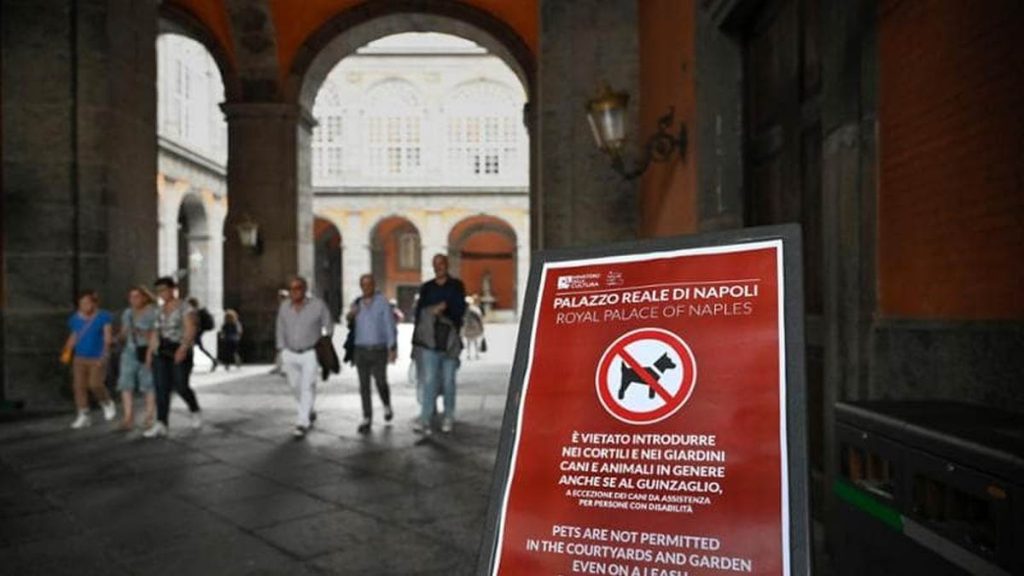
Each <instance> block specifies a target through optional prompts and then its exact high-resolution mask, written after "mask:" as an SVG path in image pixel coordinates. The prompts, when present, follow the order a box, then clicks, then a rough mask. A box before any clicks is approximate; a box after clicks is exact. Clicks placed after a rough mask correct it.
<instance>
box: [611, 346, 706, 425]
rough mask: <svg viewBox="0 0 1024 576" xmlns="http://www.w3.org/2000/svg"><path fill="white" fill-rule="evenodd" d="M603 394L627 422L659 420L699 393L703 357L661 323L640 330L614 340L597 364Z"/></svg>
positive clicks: (613, 413) (650, 422)
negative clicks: (699, 366) (697, 357)
mask: <svg viewBox="0 0 1024 576" xmlns="http://www.w3.org/2000/svg"><path fill="white" fill-rule="evenodd" d="M595 382H596V386H597V397H598V399H599V400H600V401H601V405H602V406H603V407H604V409H605V410H606V411H608V413H609V414H611V415H612V416H614V417H615V418H617V419H619V420H621V421H623V422H625V423H627V424H654V423H655V422H660V421H661V420H664V419H665V418H668V417H669V416H671V415H673V414H675V413H676V411H678V410H679V409H680V408H682V407H683V404H686V401H687V400H689V399H690V395H691V394H693V389H694V386H695V385H696V384H697V362H696V360H695V359H694V357H693V352H692V351H691V350H690V347H689V346H688V345H687V344H686V342H684V341H683V339H682V338H680V337H679V336H677V335H675V334H673V333H672V332H669V331H668V330H663V329H661V328H641V329H639V330H634V331H632V332H629V333H627V334H624V335H623V336H620V337H619V338H618V339H617V340H615V341H614V342H612V343H611V345H610V346H608V348H607V349H606V350H605V351H604V354H603V355H602V356H601V361H600V362H598V364H597V374H596V376H595Z"/></svg>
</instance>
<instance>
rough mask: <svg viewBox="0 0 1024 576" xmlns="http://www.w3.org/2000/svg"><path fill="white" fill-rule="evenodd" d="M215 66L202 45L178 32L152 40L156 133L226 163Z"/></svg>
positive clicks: (220, 86)
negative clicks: (154, 69)
mask: <svg viewBox="0 0 1024 576" xmlns="http://www.w3.org/2000/svg"><path fill="white" fill-rule="evenodd" d="M223 101H224V83H223V82H222V81H221V77H220V70H218V69H217V65H216V63H214V61H213V57H212V56H210V53H209V52H208V51H207V50H206V47H205V46H203V45H202V44H200V43H199V42H196V41H195V40H193V39H191V38H187V37H185V36H180V35H178V34H162V35H160V36H159V37H158V38H157V104H158V108H157V115H158V118H157V119H158V122H157V126H158V134H159V135H160V136H161V137H164V138H167V139H168V140H172V141H174V142H175V143H176V144H179V145H181V146H183V147H185V148H187V149H188V150H190V151H192V152H195V153H197V154H199V155H202V156H205V157H207V158H209V159H211V160H214V161H216V162H218V163H220V164H224V163H225V162H227V123H226V122H225V121H224V115H223V114H222V113H221V111H220V108H219V105H220V103H221V102H223Z"/></svg>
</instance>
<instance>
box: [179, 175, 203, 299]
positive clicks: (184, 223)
mask: <svg viewBox="0 0 1024 576" xmlns="http://www.w3.org/2000/svg"><path fill="white" fill-rule="evenodd" d="M210 244H211V235H210V225H209V219H208V218H207V214H206V208H205V207H204V206H203V201H202V199H200V198H199V196H198V195H197V194H194V193H189V194H186V195H185V197H184V198H183V199H182V201H181V205H180V207H179V208H178V257H177V277H178V284H179V290H180V291H181V294H182V295H183V296H185V295H187V296H189V297H194V298H198V299H199V301H200V302H201V303H202V304H203V305H204V306H205V305H207V304H208V302H209V296H210V281H211V274H210V256H211V254H210V252H211V250H210Z"/></svg>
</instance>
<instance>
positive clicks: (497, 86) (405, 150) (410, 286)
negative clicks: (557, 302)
mask: <svg viewBox="0 0 1024 576" xmlns="http://www.w3.org/2000/svg"><path fill="white" fill-rule="evenodd" d="M525 103H526V93H525V90H524V88H523V86H522V85H521V83H520V81H519V79H518V78H517V77H516V76H515V74H514V73H513V72H512V71H511V70H510V69H509V67H508V66H507V65H506V64H505V63H504V62H502V61H501V59H499V58H497V57H495V56H494V55H491V54H488V52H487V51H486V50H485V49H483V48H482V47H480V46H479V45H477V44H475V43H473V42H471V41H468V40H464V39H461V38H457V37H454V36H449V35H443V34H436V33H408V34H398V35H394V36H390V37H386V38H383V39H381V40H377V41H374V42H371V43H370V44H368V45H366V46H365V47H363V48H360V49H359V50H358V51H357V52H356V53H355V54H354V55H352V56H349V57H348V58H345V59H344V60H342V61H341V62H340V63H338V64H337V66H335V67H334V68H333V69H332V70H331V72H330V73H329V74H328V75H327V78H326V79H325V81H324V83H323V85H322V86H321V88H320V91H319V93H318V95H317V98H316V102H315V105H314V107H313V116H314V118H315V119H316V126H315V127H314V128H313V133H312V138H311V148H312V183H313V211H314V213H315V214H316V217H317V219H318V225H316V226H315V228H314V229H315V233H316V238H317V241H316V258H315V262H316V275H315V276H316V279H317V290H318V291H320V292H321V293H322V294H323V295H324V296H325V298H326V299H327V300H328V301H329V302H331V303H332V305H333V306H335V307H336V309H337V308H339V307H340V305H341V303H342V302H344V301H346V300H351V299H353V298H355V297H356V296H358V294H359V277H360V276H361V275H362V274H365V273H372V274H373V275H374V277H375V279H376V281H377V285H378V286H379V287H380V288H381V290H382V291H383V292H384V293H385V294H386V295H387V296H388V297H389V298H391V299H394V300H395V301H396V303H397V304H398V305H399V307H400V308H401V309H402V310H403V311H404V312H406V313H408V312H409V311H410V310H411V308H412V306H413V299H414V297H415V294H416V291H417V289H418V287H419V284H420V283H421V282H422V281H423V279H425V278H430V277H432V276H433V270H432V268H431V257H432V256H433V255H434V254H439V253H443V254H447V255H449V257H450V263H451V268H452V273H453V274H454V275H455V276H458V277H460V278H462V279H463V281H464V282H465V283H466V291H467V293H468V294H476V295H478V296H479V297H480V298H481V300H482V303H483V304H484V305H485V308H486V309H488V310H489V311H493V312H494V314H493V315H492V317H493V316H497V317H504V318H511V317H514V314H515V311H516V310H518V309H519V304H520V300H521V293H522V290H521V289H520V286H524V285H525V278H526V273H527V271H528V269H529V246H530V241H529V223H530V205H529V140H528V136H527V133H526V128H525V125H524V123H523V118H524V117H523V109H524V105H525ZM336 245H340V253H339V251H335V250H336V248H335V246H336ZM339 257H340V260H341V262H340V263H338V262H334V260H336V259H338V258H339ZM339 268H340V272H341V273H340V277H339V275H337V274H336V273H335V272H334V271H336V270H338V269H339ZM326 271H330V273H325V272H326Z"/></svg>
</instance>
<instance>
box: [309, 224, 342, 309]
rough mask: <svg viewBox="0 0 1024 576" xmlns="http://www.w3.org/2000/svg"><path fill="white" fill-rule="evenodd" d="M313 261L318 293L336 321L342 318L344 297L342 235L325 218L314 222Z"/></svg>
mask: <svg viewBox="0 0 1024 576" xmlns="http://www.w3.org/2000/svg"><path fill="white" fill-rule="evenodd" d="M313 233H314V237H315V238H316V242H315V243H314V244H313V260H314V266H315V268H316V278H315V279H314V282H315V283H316V284H315V285H316V291H317V294H318V295H319V296H320V298H322V299H323V301H324V303H326V304H327V308H328V309H329V310H330V311H331V316H332V317H333V318H334V319H335V320H339V319H340V318H341V313H342V310H343V304H344V300H343V295H342V293H341V234H340V233H339V232H338V229H337V228H336V227H335V226H334V225H333V224H331V223H330V222H328V221H327V220H324V219H323V218H316V219H314V221H313Z"/></svg>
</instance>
